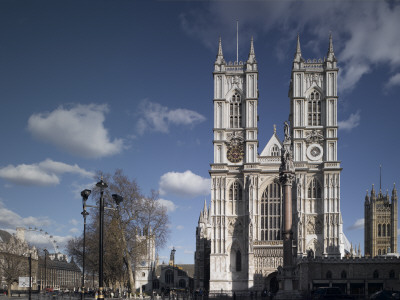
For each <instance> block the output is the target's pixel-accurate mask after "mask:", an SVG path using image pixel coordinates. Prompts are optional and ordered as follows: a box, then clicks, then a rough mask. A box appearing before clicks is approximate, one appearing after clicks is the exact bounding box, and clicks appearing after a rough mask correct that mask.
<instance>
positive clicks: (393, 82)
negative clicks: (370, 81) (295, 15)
mask: <svg viewBox="0 0 400 300" xmlns="http://www.w3.org/2000/svg"><path fill="white" fill-rule="evenodd" d="M398 85H400V73H397V74H395V75H393V76H392V77H390V79H389V81H388V82H387V83H386V84H385V88H386V89H390V88H392V87H394V86H398Z"/></svg>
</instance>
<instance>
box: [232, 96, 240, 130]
mask: <svg viewBox="0 0 400 300" xmlns="http://www.w3.org/2000/svg"><path fill="white" fill-rule="evenodd" d="M229 112H230V114H229V115H230V120H229V125H230V128H239V127H241V123H242V102H241V100H240V95H239V93H237V92H236V93H235V94H233V96H232V99H231V103H230V110H229Z"/></svg>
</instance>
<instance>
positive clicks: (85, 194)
mask: <svg viewBox="0 0 400 300" xmlns="http://www.w3.org/2000/svg"><path fill="white" fill-rule="evenodd" d="M91 192H92V191H91V190H83V191H82V192H81V196H82V206H83V210H82V212H81V214H82V216H83V253H82V256H83V257H82V258H83V261H82V290H81V292H82V293H81V299H82V300H83V299H85V250H86V217H87V216H88V215H89V213H88V212H87V211H86V201H87V199H88V198H89V195H90V193H91Z"/></svg>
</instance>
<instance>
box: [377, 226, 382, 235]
mask: <svg viewBox="0 0 400 300" xmlns="http://www.w3.org/2000/svg"><path fill="white" fill-rule="evenodd" d="M378 236H382V228H381V224H378Z"/></svg>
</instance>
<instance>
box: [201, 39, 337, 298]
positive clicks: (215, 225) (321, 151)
mask: <svg viewBox="0 0 400 300" xmlns="http://www.w3.org/2000/svg"><path fill="white" fill-rule="evenodd" d="M337 73H338V68H337V61H336V58H335V55H334V52H333V45H332V39H331V38H330V40H329V48H328V53H327V57H326V58H325V59H324V60H322V59H318V60H316V59H314V60H307V61H306V60H304V59H303V58H302V56H301V50H300V42H299V40H298V41H297V47H296V52H295V57H294V60H293V68H292V75H291V83H290V87H289V98H290V113H289V121H290V125H289V124H288V126H285V136H286V134H288V135H289V136H291V137H292V140H293V142H292V145H291V147H292V152H293V161H294V171H295V178H294V181H293V184H292V203H293V216H292V219H293V224H294V227H293V238H294V243H293V251H294V252H295V253H296V255H297V257H298V258H301V257H303V256H306V255H307V252H308V251H310V250H311V251H312V252H313V253H315V255H317V256H324V257H328V256H329V257H330V256H332V257H341V256H342V255H344V236H343V232H342V217H341V213H340V172H341V167H340V162H339V161H337V129H338V127H337V99H338V97H337ZM213 76H214V99H213V105H214V129H213V135H214V138H213V144H214V160H213V163H212V164H211V170H210V176H211V203H210V208H209V209H207V208H206V207H205V208H204V209H203V211H202V212H201V214H200V218H199V223H198V227H197V229H196V254H195V265H196V272H195V287H196V288H200V287H206V283H205V282H206V281H207V280H206V277H207V276H206V275H205V274H206V272H209V274H210V275H209V290H210V291H211V292H212V291H216V292H220V291H221V290H226V291H235V290H237V291H239V290H248V289H254V290H263V289H264V288H268V289H270V288H271V285H272V283H276V278H275V279H274V277H275V275H276V271H277V267H278V266H279V265H282V260H283V240H282V235H283V213H282V212H283V186H282V185H281V183H280V181H279V167H280V164H281V152H282V147H283V144H282V142H281V141H280V139H279V137H278V135H277V133H276V129H275V126H274V131H273V134H272V136H271V138H270V140H269V141H268V142H267V144H266V146H265V147H264V149H263V150H262V152H261V154H258V144H259V139H258V124H257V121H258V95H259V93H258V67H257V60H256V57H255V52H254V45H253V40H251V43H250V51H249V55H248V59H247V61H245V62H238V61H236V62H233V63H232V62H228V63H227V62H226V61H225V59H224V56H223V52H222V43H221V40H220V41H219V47H218V54H217V58H216V61H215V63H214V73H213ZM286 131H287V132H286ZM208 252H209V253H210V254H209V256H208V254H206V253H208ZM208 260H209V262H208ZM208 263H209V271H208V269H207V265H208Z"/></svg>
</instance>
